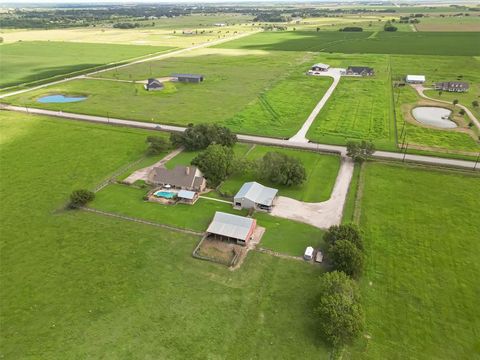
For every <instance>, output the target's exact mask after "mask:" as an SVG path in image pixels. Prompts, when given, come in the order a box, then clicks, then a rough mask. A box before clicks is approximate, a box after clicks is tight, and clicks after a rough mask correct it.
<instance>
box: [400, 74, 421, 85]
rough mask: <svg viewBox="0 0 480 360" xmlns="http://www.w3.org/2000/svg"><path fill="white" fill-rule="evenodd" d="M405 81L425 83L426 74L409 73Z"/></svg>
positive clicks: (408, 82)
mask: <svg viewBox="0 0 480 360" xmlns="http://www.w3.org/2000/svg"><path fill="white" fill-rule="evenodd" d="M405 81H406V82H407V84H423V83H424V82H425V75H407V77H406V78H405Z"/></svg>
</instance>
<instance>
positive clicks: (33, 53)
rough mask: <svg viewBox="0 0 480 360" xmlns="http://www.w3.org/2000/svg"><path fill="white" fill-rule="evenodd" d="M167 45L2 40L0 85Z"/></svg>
mask: <svg viewBox="0 0 480 360" xmlns="http://www.w3.org/2000/svg"><path fill="white" fill-rule="evenodd" d="M169 49H171V47H166V46H145V45H116V44H115V45H114V44H91V43H73V42H58V41H22V42H16V43H12V44H2V45H0V53H1V56H0V69H1V72H2V76H1V77H0V87H7V86H12V85H18V84H22V83H28V82H32V81H37V80H42V79H46V78H49V77H52V76H56V75H62V74H68V73H72V72H75V71H79V70H84V69H89V68H94V67H97V66H102V65H105V64H109V63H111V62H118V61H121V60H128V59H132V58H136V57H140V56H144V55H148V54H153V53H158V52H161V51H166V50H169Z"/></svg>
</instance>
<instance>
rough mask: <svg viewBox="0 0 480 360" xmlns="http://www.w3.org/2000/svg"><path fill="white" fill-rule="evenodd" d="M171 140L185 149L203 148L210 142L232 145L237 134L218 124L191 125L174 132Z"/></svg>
mask: <svg viewBox="0 0 480 360" xmlns="http://www.w3.org/2000/svg"><path fill="white" fill-rule="evenodd" d="M170 141H171V142H172V144H174V145H176V146H184V147H185V149H187V150H189V151H192V150H202V149H206V148H207V147H208V146H209V145H210V144H220V145H225V146H229V147H232V146H233V145H235V143H236V142H237V136H236V135H235V134H233V133H232V132H231V131H230V129H229V128H226V127H224V126H220V125H217V124H198V125H189V126H188V127H187V129H186V130H185V131H184V132H183V133H172V134H171V136H170Z"/></svg>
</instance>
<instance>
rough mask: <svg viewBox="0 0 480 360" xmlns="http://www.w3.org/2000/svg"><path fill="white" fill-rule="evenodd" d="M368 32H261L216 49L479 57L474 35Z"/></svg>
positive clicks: (457, 33) (476, 33)
mask: <svg viewBox="0 0 480 360" xmlns="http://www.w3.org/2000/svg"><path fill="white" fill-rule="evenodd" d="M370 35H372V33H370V32H360V33H344V32H332V31H323V32H322V31H320V32H316V31H288V32H264V33H259V34H255V35H252V36H248V37H246V38H242V39H238V40H233V41H230V42H227V43H223V44H220V45H217V46H218V47H222V48H239V49H258V50H282V51H320V52H337V53H346V54H352V53H361V54H412V55H413V54H418V55H452V56H462V55H463V56H468V55H480V50H478V48H476V47H472V46H471V44H474V43H478V42H479V41H480V33H478V32H450V33H448V32H442V33H439V32H421V33H420V32H404V31H402V32H396V33H388V32H384V31H381V32H378V33H377V34H376V35H375V37H371V38H370Z"/></svg>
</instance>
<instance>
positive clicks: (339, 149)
mask: <svg viewBox="0 0 480 360" xmlns="http://www.w3.org/2000/svg"><path fill="white" fill-rule="evenodd" d="M0 109H2V110H9V111H19V112H27V113H31V114H38V115H48V116H54V117H60V118H62V119H69V120H79V121H89V122H94V123H101V124H109V125H117V126H127V127H134V128H141V129H148V130H159V131H168V132H182V131H184V130H185V127H182V126H173V125H161V124H154V123H148V122H141V121H135V120H124V119H116V118H106V117H102V116H93V115H83V114H74V113H67V112H62V111H53V110H44V109H36V108H26V107H23V106H13V105H5V104H0ZM237 137H238V139H239V140H240V141H241V142H250V143H255V144H263V145H274V146H282V147H291V148H299V149H306V150H317V151H321V152H330V153H336V154H340V155H342V156H345V155H346V151H347V149H346V148H345V147H344V146H337V145H328V144H316V143H304V142H295V141H289V140H285V139H275V138H268V137H262V136H253V135H237ZM373 157H375V158H380V159H388V160H402V159H403V157H404V155H403V154H401V153H395V152H388V151H376V152H375V153H374V154H373ZM405 161H412V162H419V163H424V164H432V165H440V166H449V167H459V168H465V169H473V168H474V167H475V162H474V161H467V160H457V159H446V158H440V157H433V156H423V155H413V154H407V155H405ZM476 169H477V170H480V164H479V165H478V166H476Z"/></svg>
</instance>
